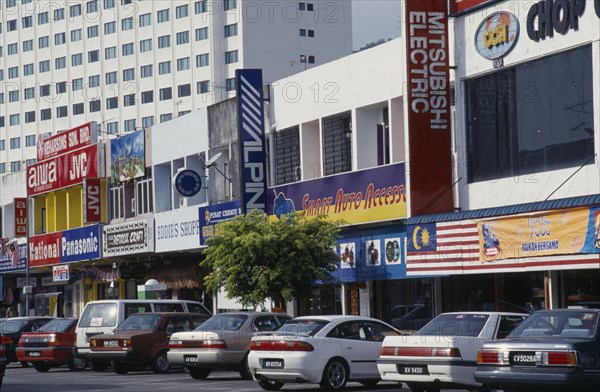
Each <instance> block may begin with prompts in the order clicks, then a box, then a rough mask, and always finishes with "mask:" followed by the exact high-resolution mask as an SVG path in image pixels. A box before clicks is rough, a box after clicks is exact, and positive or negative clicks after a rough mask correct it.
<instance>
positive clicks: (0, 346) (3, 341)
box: [0, 336, 13, 351]
mask: <svg viewBox="0 0 600 392" xmlns="http://www.w3.org/2000/svg"><path fill="white" fill-rule="evenodd" d="M12 342H13V340H12V338H11V337H10V336H0V351H4V350H5V349H6V345H7V344H12Z"/></svg>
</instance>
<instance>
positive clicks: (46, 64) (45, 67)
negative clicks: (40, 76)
mask: <svg viewBox="0 0 600 392" xmlns="http://www.w3.org/2000/svg"><path fill="white" fill-rule="evenodd" d="M39 66H40V73H42V72H48V71H50V60H44V61H40V63H39Z"/></svg>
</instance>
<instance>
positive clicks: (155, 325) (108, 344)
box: [88, 312, 209, 374]
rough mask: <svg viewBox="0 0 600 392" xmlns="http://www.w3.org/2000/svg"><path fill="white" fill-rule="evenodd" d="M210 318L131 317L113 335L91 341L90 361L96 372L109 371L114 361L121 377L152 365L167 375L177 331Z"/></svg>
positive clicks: (172, 315) (153, 314)
mask: <svg viewBox="0 0 600 392" xmlns="http://www.w3.org/2000/svg"><path fill="white" fill-rule="evenodd" d="M208 318H209V317H208V316H207V315H206V314H203V313H182V312H169V313H160V312H148V313H137V314H133V315H131V316H129V317H128V318H127V319H125V321H123V323H121V325H119V326H118V327H117V328H115V330H114V331H113V332H112V333H107V334H102V335H95V336H93V337H92V338H91V339H90V352H89V353H88V359H89V361H90V362H91V363H92V365H91V366H92V369H93V370H96V371H101V370H105V369H106V368H107V367H108V365H109V364H110V363H111V362H112V367H113V370H114V371H115V373H117V374H127V373H128V372H129V371H130V370H135V369H143V368H145V367H146V366H148V365H149V366H151V367H152V370H153V371H154V372H155V373H167V372H168V371H169V370H170V369H171V365H170V363H169V361H168V359H167V350H168V349H169V338H170V337H171V335H172V334H173V332H175V331H177V330H182V331H191V330H192V329H194V328H196V327H197V326H199V325H201V324H202V323H204V322H205V321H206V320H207V319H208Z"/></svg>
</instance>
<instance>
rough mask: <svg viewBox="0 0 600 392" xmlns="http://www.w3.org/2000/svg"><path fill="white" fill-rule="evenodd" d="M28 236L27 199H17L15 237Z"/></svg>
mask: <svg viewBox="0 0 600 392" xmlns="http://www.w3.org/2000/svg"><path fill="white" fill-rule="evenodd" d="M26 236H27V198H25V197H17V198H15V237H26Z"/></svg>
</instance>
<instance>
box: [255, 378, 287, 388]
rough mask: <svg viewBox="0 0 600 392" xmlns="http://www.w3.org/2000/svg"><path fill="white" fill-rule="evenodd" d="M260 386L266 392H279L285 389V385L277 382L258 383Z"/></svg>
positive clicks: (265, 381) (263, 381) (264, 381)
mask: <svg viewBox="0 0 600 392" xmlns="http://www.w3.org/2000/svg"><path fill="white" fill-rule="evenodd" d="M258 386H260V387H261V388H262V389H264V390H265V391H278V390H280V389H281V388H283V383H282V382H278V381H275V380H260V381H258Z"/></svg>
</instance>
